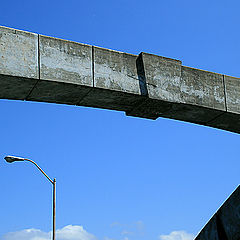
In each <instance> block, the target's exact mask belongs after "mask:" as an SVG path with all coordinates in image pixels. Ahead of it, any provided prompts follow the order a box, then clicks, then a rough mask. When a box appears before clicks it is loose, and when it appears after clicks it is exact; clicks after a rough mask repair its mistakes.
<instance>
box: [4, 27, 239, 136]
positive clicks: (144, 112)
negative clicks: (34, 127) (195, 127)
mask: <svg viewBox="0 0 240 240" xmlns="http://www.w3.org/2000/svg"><path fill="white" fill-rule="evenodd" d="M239 92H240V79H239V78H234V77H230V76H225V75H222V74H217V73H213V72H207V71H203V70H199V69H194V68H189V67H185V66H182V62H181V61H179V60H175V59H170V58H165V57H161V56H156V55H152V54H148V53H140V54H139V55H132V54H128V53H123V52H117V51H112V50H108V49H104V48H100V47H95V46H89V45H85V44H81V43H76V42H71V41H66V40H62V39H57V38H52V37H47V36H43V35H39V34H34V33H29V32H24V31H19V30H15V29H11V28H6V27H0V98H1V99H15V100H27V101H38V102H50V103H59V104H70V105H79V106H88V107H96V108H104V109H111V110H117V111H124V112H126V115H128V116H134V117H140V118H148V119H157V118H158V117H164V118H171V119H177V120H182V121H187V122H192V123H197V124H201V125H206V126H210V127H215V128H220V129H224V130H228V131H231V132H236V133H240V121H239V119H240V115H239V113H240V105H239V103H240V94H239Z"/></svg>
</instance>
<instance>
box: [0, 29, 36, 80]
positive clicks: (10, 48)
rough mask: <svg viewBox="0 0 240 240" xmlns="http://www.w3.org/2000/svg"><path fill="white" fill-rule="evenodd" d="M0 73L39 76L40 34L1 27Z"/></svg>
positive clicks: (29, 76)
mask: <svg viewBox="0 0 240 240" xmlns="http://www.w3.org/2000/svg"><path fill="white" fill-rule="evenodd" d="M0 74H1V75H9V76H17V77H25V78H34V79H36V78H38V35H37V34H34V33H29V32H24V31H19V30H15V29H11V28H6V27H0Z"/></svg>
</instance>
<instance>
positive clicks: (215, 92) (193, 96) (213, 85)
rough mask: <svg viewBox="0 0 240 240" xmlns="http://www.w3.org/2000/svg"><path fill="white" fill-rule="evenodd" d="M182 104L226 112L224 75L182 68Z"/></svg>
mask: <svg viewBox="0 0 240 240" xmlns="http://www.w3.org/2000/svg"><path fill="white" fill-rule="evenodd" d="M181 102H182V103H187V104H193V105H196V106H202V107H207V108H212V109H217V110H225V109H226V108H225V98H224V86H223V75H221V74H217V73H212V72H207V71H203V70H199V69H194V68H189V67H184V66H182V74H181Z"/></svg>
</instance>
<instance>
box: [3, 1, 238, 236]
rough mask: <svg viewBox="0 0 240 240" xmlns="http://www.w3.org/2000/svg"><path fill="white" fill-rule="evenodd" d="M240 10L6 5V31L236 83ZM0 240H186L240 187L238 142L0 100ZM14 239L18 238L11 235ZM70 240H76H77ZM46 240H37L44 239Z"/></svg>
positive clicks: (212, 133)
mask: <svg viewBox="0 0 240 240" xmlns="http://www.w3.org/2000/svg"><path fill="white" fill-rule="evenodd" d="M239 7H240V3H239V1H232V0H230V1H221V0H220V1H219V0H218V1H216V0H212V1H206V0H202V1H191V0H182V1H178V0H168V1H164V0H162V1H160V0H158V1H153V0H149V1H142V0H138V1H135V0H128V1H127V0H119V1H110V0H108V1H107V0H102V1H97V0H89V1H71V0H69V1H55V0H52V1H46V0H42V1H34V0H32V1H30V0H28V1H27V0H25V1H24V0H23V1H16V0H15V1H14V0H12V1H11V0H10V1H3V2H2V3H1V15H0V25H3V26H7V27H13V28H17V29H21V30H27V31H31V32H36V33H40V34H44V35H49V36H54V37H59V38H64V39H68V40H73V41H77V42H82V43H87V44H91V45H97V46H100V47H105V48H110V49H114V50H118V51H124V52H128V53H133V54H138V53H140V52H142V51H143V52H148V53H153V54H157V55H161V56H165V57H170V58H176V59H180V60H182V62H183V65H185V66H190V67H195V68H200V69H204V70H208V71H213V72H218V73H222V74H227V75H232V76H236V77H240V68H239V63H238V61H239V51H240V45H239V37H240V33H239V31H238V29H239V20H240V15H239ZM0 109H1V118H0V126H1V134H0V143H1V151H0V159H2V161H0V192H1V193H0V196H1V198H0V199H1V200H0V216H1V219H2V221H1V224H0V240H16V239H18V240H22V239H24V240H33V239H35V240H36V239H41V240H45V239H48V238H49V232H50V231H51V185H50V184H49V182H47V180H46V179H44V177H43V176H42V175H41V174H40V173H39V172H38V171H37V169H35V168H34V166H33V165H31V164H29V163H14V164H12V165H10V164H7V163H5V162H4V161H3V158H4V156H5V155H8V154H12V155H18V156H23V157H28V158H31V159H33V160H35V161H36V162H37V163H38V164H39V165H40V166H41V167H42V168H43V169H44V170H45V171H46V172H47V173H48V174H49V175H50V176H51V177H56V179H57V229H58V235H57V237H58V240H68V239H69V240H70V239H71V240H90V239H95V238H96V239H99V240H136V239H138V240H146V239H148V240H149V239H152V240H154V239H156V240H176V239H178V240H179V239H180V240H190V239H191V238H192V236H193V235H195V234H197V233H198V231H199V230H200V229H201V228H202V227H203V225H204V224H205V223H206V222H207V221H208V219H209V218H210V217H211V216H212V214H213V213H214V212H215V211H216V210H217V208H218V207H219V206H220V205H221V204H222V203H223V201H224V200H225V199H226V198H227V196H228V195H229V194H230V193H231V192H232V191H233V190H234V189H235V188H236V187H237V186H238V184H239V171H238V169H239V167H240V163H239V159H238V158H239V150H238V149H239V136H238V135H237V134H234V133H230V132H226V131H222V130H217V129H213V128H209V127H203V126H198V125H194V124H190V123H184V122H180V121H175V120H168V119H162V118H160V119H158V120H156V121H151V120H146V119H140V118H133V117H126V116H125V115H124V113H122V112H116V111H108V110H101V109H93V108H85V107H75V106H67V105H55V104H47V103H34V102H23V101H10V100H0ZM10 232H12V233H10ZM70 234H71V238H69V236H70ZM37 237H38V238H37Z"/></svg>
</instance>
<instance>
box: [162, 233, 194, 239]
mask: <svg viewBox="0 0 240 240" xmlns="http://www.w3.org/2000/svg"><path fill="white" fill-rule="evenodd" d="M193 238H194V236H193V235H192V234H190V233H187V232H185V231H173V232H171V233H170V234H169V235H160V236H159V239H160V240H193Z"/></svg>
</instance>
